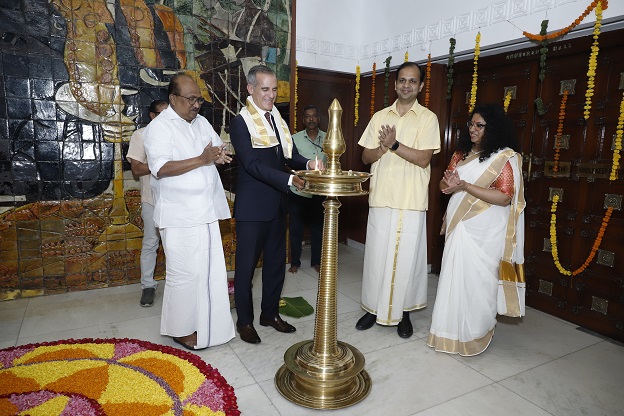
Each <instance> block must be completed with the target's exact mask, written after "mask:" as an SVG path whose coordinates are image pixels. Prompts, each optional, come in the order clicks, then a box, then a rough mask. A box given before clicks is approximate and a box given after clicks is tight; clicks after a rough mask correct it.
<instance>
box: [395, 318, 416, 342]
mask: <svg viewBox="0 0 624 416" xmlns="http://www.w3.org/2000/svg"><path fill="white" fill-rule="evenodd" d="M397 333H398V334H399V336H400V337H401V338H409V337H411V336H412V334H413V333H414V327H413V326H412V321H410V317H409V312H403V319H401V322H399V325H398V326H397Z"/></svg>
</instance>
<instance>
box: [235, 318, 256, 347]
mask: <svg viewBox="0 0 624 416" xmlns="http://www.w3.org/2000/svg"><path fill="white" fill-rule="evenodd" d="M236 330H237V331H238V333H239V334H240V337H241V339H242V340H243V341H245V342H248V343H250V344H259V343H260V341H261V340H260V336H258V333H257V332H256V328H254V327H253V325H251V324H248V325H240V324H238V323H237V324H236Z"/></svg>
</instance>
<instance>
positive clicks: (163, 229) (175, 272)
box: [144, 106, 234, 349]
mask: <svg viewBox="0 0 624 416" xmlns="http://www.w3.org/2000/svg"><path fill="white" fill-rule="evenodd" d="M144 136H145V148H146V152H147V157H148V163H149V166H150V170H151V171H152V177H151V185H152V190H153V193H154V201H155V209H154V221H155V223H156V225H157V226H158V227H159V228H160V233H161V237H162V240H163V247H164V249H165V259H166V262H167V279H166V280H165V293H164V296H163V310H162V316H161V324H160V333H161V334H162V335H168V336H172V337H184V336H187V335H189V334H192V333H193V332H195V331H196V332H197V344H196V345H195V348H196V349H200V348H206V347H209V346H213V345H219V344H223V343H226V342H228V341H229V340H231V339H232V338H234V322H233V320H232V316H231V314H230V303H229V297H228V292H227V273H226V268H225V259H224V255H223V246H222V243H221V233H220V230H219V221H218V220H219V219H227V218H230V209H229V206H228V203H227V200H226V198H225V192H224V190H223V185H222V184H221V179H220V177H219V172H218V171H217V168H216V167H215V165H214V163H212V164H210V165H205V166H201V167H199V168H196V169H193V170H191V171H189V172H186V173H184V174H181V175H176V176H168V177H164V178H157V177H156V174H157V173H158V172H159V171H160V169H161V168H162V167H163V166H164V165H165V163H167V162H168V161H170V160H185V159H189V158H193V157H196V156H198V155H200V154H201V153H202V151H203V150H204V148H205V147H206V146H207V145H209V144H210V143H212V145H213V146H219V145H221V139H220V138H219V135H218V134H217V133H216V132H215V131H214V129H213V128H212V126H211V125H210V123H208V120H206V119H205V118H204V117H202V116H199V115H198V116H197V117H196V118H195V119H193V121H191V122H190V123H189V122H187V121H186V120H184V119H182V118H181V117H180V116H179V115H178V114H177V113H176V112H175V111H174V110H173V108H172V107H171V106H170V107H169V108H167V109H166V110H164V111H163V112H161V114H160V115H159V116H158V117H156V118H155V119H154V120H153V121H152V122H151V123H150V124H149V125H148V127H147V128H146V130H145V133H144Z"/></svg>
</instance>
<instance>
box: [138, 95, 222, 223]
mask: <svg viewBox="0 0 624 416" xmlns="http://www.w3.org/2000/svg"><path fill="white" fill-rule="evenodd" d="M143 136H144V140H145V152H146V153H147V163H148V165H149V168H150V171H151V172H152V173H151V182H150V184H151V187H152V192H153V194H154V202H155V205H154V222H155V223H156V226H158V227H159V228H167V227H192V226H196V225H199V224H207V223H211V222H214V221H217V220H219V219H226V218H230V208H229V206H228V203H227V200H226V199H225V192H224V190H223V185H222V184H221V178H220V177H219V172H217V168H216V166H215V165H214V163H212V164H210V165H205V166H201V167H199V168H196V169H193V170H191V171H190V172H187V173H184V174H182V175H176V176H169V177H164V178H158V177H157V176H156V175H157V174H158V171H159V170H160V169H161V168H162V167H163V165H164V164H165V163H167V162H169V161H175V160H185V159H190V158H193V157H197V156H199V155H200V154H201V153H202V152H203V151H204V148H205V147H206V146H208V145H209V144H210V143H211V142H212V145H213V146H219V145H221V144H222V141H221V139H220V138H219V135H218V134H217V132H215V131H214V129H213V128H212V126H211V125H210V123H209V122H208V120H206V118H205V117H203V116H200V115H198V116H197V117H196V118H195V119H194V120H193V121H192V122H190V123H189V122H188V121H186V120H184V119H183V118H182V117H180V116H179V115H178V114H177V113H176V112H175V110H174V109H173V107H171V106H169V107H168V108H167V109H166V110H164V111H162V112H161V113H160V115H159V116H158V117H156V118H155V119H154V120H152V122H151V123H150V124H149V125H148V126H147V127H146V128H145V131H144V132H143Z"/></svg>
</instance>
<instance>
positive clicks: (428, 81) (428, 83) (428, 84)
mask: <svg viewBox="0 0 624 416" xmlns="http://www.w3.org/2000/svg"><path fill="white" fill-rule="evenodd" d="M430 91H431V54H428V55H427V71H426V75H425V107H427V108H429V96H430Z"/></svg>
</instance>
